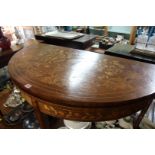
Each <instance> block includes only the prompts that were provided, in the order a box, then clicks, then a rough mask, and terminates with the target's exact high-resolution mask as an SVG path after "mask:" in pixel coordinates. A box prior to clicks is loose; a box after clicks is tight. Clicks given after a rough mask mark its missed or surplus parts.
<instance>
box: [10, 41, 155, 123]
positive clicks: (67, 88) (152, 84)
mask: <svg viewBox="0 0 155 155" xmlns="http://www.w3.org/2000/svg"><path fill="white" fill-rule="evenodd" d="M9 73H10V76H11V78H12V80H13V81H14V83H15V84H16V85H17V86H18V87H19V88H20V89H21V91H22V94H23V96H24V97H25V98H26V99H27V100H28V102H29V103H30V104H32V105H33V106H34V103H33V102H32V101H35V102H37V104H38V109H39V110H40V111H41V112H43V113H45V114H48V115H52V116H55V117H60V118H65V119H70V120H79V121H102V120H112V119H118V118H121V117H124V116H127V115H130V114H132V113H135V112H137V111H139V110H142V109H144V108H145V107H146V106H147V105H148V102H149V101H150V100H152V99H153V98H154V95H155V66H154V65H152V64H146V63H142V62H138V61H134V60H127V59H123V58H118V57H113V56H108V55H104V54H98V53H93V52H90V51H83V50H75V49H70V48H64V47H58V46H54V45H47V44H41V43H38V44H34V45H33V44H32V45H31V46H28V47H25V48H24V49H22V50H21V51H20V52H18V53H17V54H16V55H14V56H13V57H12V59H11V61H10V62H9Z"/></svg>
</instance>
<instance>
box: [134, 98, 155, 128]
mask: <svg viewBox="0 0 155 155" xmlns="http://www.w3.org/2000/svg"><path fill="white" fill-rule="evenodd" d="M152 101H153V99H152V100H149V101H148V103H147V104H146V106H145V107H144V109H142V110H141V112H140V114H139V115H138V116H134V118H133V128H134V129H139V124H140V122H141V120H142V119H143V117H144V115H145V113H146V112H147V110H148V108H149V106H150V104H151V103H152Z"/></svg>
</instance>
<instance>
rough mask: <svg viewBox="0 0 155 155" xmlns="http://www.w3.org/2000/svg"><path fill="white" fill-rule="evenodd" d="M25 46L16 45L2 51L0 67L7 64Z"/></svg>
mask: <svg viewBox="0 0 155 155" xmlns="http://www.w3.org/2000/svg"><path fill="white" fill-rule="evenodd" d="M22 48H23V45H14V46H12V47H11V48H10V49H9V50H5V51H1V52H0V68H2V67H4V66H6V65H7V64H8V62H9V60H10V58H11V57H12V56H13V55H14V54H15V53H16V52H18V51H19V50H20V49H22Z"/></svg>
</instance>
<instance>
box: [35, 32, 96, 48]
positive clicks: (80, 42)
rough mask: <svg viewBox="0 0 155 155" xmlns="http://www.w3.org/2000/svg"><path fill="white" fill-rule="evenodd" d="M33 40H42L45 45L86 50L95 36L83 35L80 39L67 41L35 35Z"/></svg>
mask: <svg viewBox="0 0 155 155" xmlns="http://www.w3.org/2000/svg"><path fill="white" fill-rule="evenodd" d="M35 38H36V39H37V40H42V41H44V43H47V44H52V45H58V46H64V47H70V48H75V49H86V48H88V47H90V46H91V45H92V44H93V43H94V40H95V38H96V36H95V35H87V34H85V35H84V36H82V37H80V38H77V39H72V40H69V39H62V38H56V37H50V36H45V35H43V34H40V35H35Z"/></svg>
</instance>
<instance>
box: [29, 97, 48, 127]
mask: <svg viewBox="0 0 155 155" xmlns="http://www.w3.org/2000/svg"><path fill="white" fill-rule="evenodd" d="M32 104H33V107H34V113H35V116H36V118H37V120H38V122H39V124H40V127H41V128H42V129H46V128H47V125H46V123H45V120H44V116H43V113H42V112H41V111H40V109H39V106H38V103H37V101H35V100H33V99H32Z"/></svg>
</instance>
